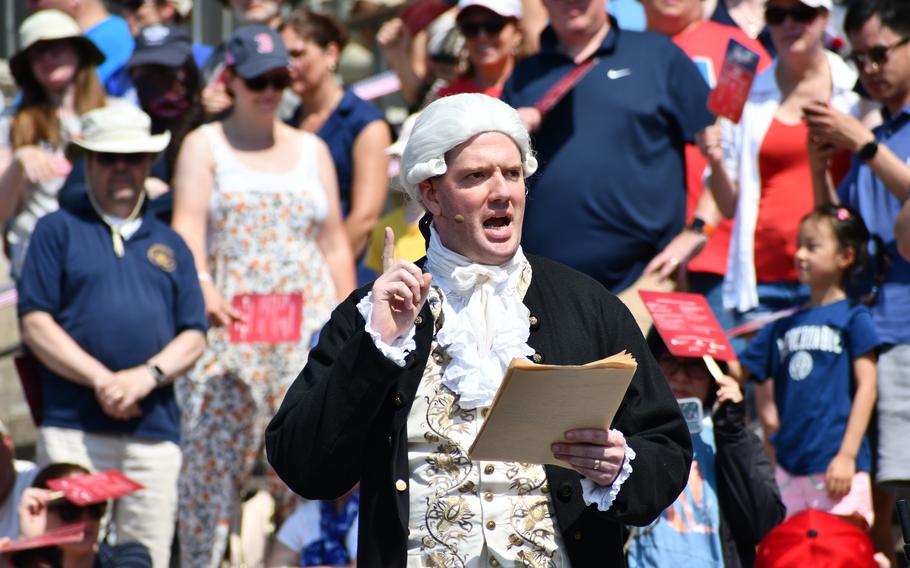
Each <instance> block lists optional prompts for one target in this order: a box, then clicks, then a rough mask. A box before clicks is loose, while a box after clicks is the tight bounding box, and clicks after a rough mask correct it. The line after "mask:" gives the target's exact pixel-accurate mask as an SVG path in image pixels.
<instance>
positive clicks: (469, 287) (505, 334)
mask: <svg viewBox="0 0 910 568" xmlns="http://www.w3.org/2000/svg"><path fill="white" fill-rule="evenodd" d="M427 269H428V270H429V272H430V273H431V274H432V275H433V281H434V283H435V284H436V285H437V286H439V288H440V289H441V290H442V291H443V293H444V294H445V295H446V300H447V301H446V302H445V303H444V304H443V317H444V323H443V326H442V329H440V331H439V334H438V335H437V337H436V340H437V342H438V343H439V345H440V346H441V347H443V348H444V349H445V351H446V353H447V354H448V355H449V357H450V361H449V363H448V365H447V366H446V369H445V372H444V374H443V378H442V382H443V384H445V385H446V386H447V387H448V388H449V389H451V390H452V391H453V392H455V393H457V394H458V395H459V404H460V406H461V407H462V408H466V409H471V408H477V407H479V406H488V405H489V404H490V403H491V402H492V401H493V397H494V396H495V395H496V389H498V388H499V383H500V382H501V380H502V376H503V373H505V370H506V368H507V367H508V366H509V363H511V362H512V359H517V358H521V357H527V356H529V355H532V354H533V353H534V350H533V349H531V347H529V346H528V343H527V342H528V337H529V336H530V328H529V323H528V317H529V316H530V312H529V311H528V308H527V307H526V306H525V305H524V303H523V302H522V299H521V297H520V295H519V293H518V287H517V285H518V280H519V278H520V276H521V271H522V270H524V269H530V265H529V264H528V261H527V259H525V257H524V254H523V253H522V252H521V249H520V248H519V249H518V251H517V252H516V253H515V256H514V257H512V259H511V260H509V261H508V262H506V263H505V264H503V265H501V266H490V265H484V264H476V263H474V262H473V261H471V260H470V259H469V258H467V257H464V256H462V255H460V254H458V253H455V252H453V251H451V250H449V249H447V248H446V247H445V246H444V245H443V244H442V241H441V240H440V239H439V235H437V234H436V231H435V230H433V229H432V227H431V235H430V246H429V248H428V249H427Z"/></svg>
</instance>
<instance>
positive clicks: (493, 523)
mask: <svg viewBox="0 0 910 568" xmlns="http://www.w3.org/2000/svg"><path fill="white" fill-rule="evenodd" d="M495 528H496V521H487V530H493V529H495Z"/></svg>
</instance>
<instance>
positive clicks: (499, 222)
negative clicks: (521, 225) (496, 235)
mask: <svg viewBox="0 0 910 568" xmlns="http://www.w3.org/2000/svg"><path fill="white" fill-rule="evenodd" d="M511 224H512V219H511V218H510V217H509V216H507V215H503V216H501V217H490V218H489V219H487V220H486V221H484V222H483V228H484V229H494V230H495V229H503V228H505V227H508V226H509V225H511Z"/></svg>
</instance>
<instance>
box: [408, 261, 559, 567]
mask: <svg viewBox="0 0 910 568" xmlns="http://www.w3.org/2000/svg"><path fill="white" fill-rule="evenodd" d="M529 284H530V271H526V272H525V273H524V274H523V275H522V278H521V280H520V282H519V288H518V291H519V293H520V295H521V296H522V297H524V294H525V292H527V289H528V285H529ZM445 301H446V300H445V295H444V293H443V292H442V291H441V290H440V289H439V288H437V287H433V288H432V289H431V291H430V293H429V297H428V302H429V304H430V309H431V310H432V312H433V317H434V320H435V326H434V339H433V344H432V349H431V352H430V353H431V355H430V357H428V358H427V365H426V368H425V369H424V373H423V378H422V379H421V381H420V386H419V387H418V389H417V394H416V396H415V399H414V403H413V405H412V407H411V411H410V413H409V414H408V426H407V428H408V466H409V470H410V480H411V483H410V517H409V520H408V521H409V522H408V530H409V535H408V568H416V567H431V566H432V567H436V566H445V567H465V568H476V567H480V566H534V567H538V566H541V567H544V566H545V567H556V568H566V567H568V566H569V565H570V564H569V561H568V557H567V556H566V555H565V553H564V552H563V550H564V547H563V546H562V542H561V541H562V539H561V535H560V532H559V528H558V527H557V526H556V517H555V514H554V512H553V506H552V503H551V502H550V493H549V487H548V486H547V478H546V473H545V471H544V468H543V467H542V466H539V465H531V464H525V463H510V462H485V461H478V462H475V461H471V459H470V458H469V457H468V448H470V447H471V444H472V442H473V441H474V438H475V437H476V436H477V434H478V432H480V427H481V426H482V424H483V420H484V417H485V416H486V411H487V407H482V408H477V409H473V410H466V409H462V408H461V407H460V406H459V405H458V396H457V395H456V394H455V393H453V392H452V391H451V390H449V388H448V387H446V386H445V385H443V384H442V381H441V378H442V374H443V372H444V370H445V365H446V363H447V356H446V353H445V349H444V347H442V346H440V345H439V344H438V343H437V341H436V338H435V337H436V333H437V332H438V331H439V329H440V328H441V327H442V325H444V323H445V322H444V321H443V317H442V305H443V302H445Z"/></svg>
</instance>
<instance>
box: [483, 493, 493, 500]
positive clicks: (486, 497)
mask: <svg viewBox="0 0 910 568" xmlns="http://www.w3.org/2000/svg"><path fill="white" fill-rule="evenodd" d="M483 499H484V501H492V500H493V493H492V492H490V491H487V492H486V493H484V494H483Z"/></svg>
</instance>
